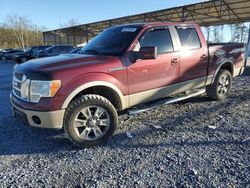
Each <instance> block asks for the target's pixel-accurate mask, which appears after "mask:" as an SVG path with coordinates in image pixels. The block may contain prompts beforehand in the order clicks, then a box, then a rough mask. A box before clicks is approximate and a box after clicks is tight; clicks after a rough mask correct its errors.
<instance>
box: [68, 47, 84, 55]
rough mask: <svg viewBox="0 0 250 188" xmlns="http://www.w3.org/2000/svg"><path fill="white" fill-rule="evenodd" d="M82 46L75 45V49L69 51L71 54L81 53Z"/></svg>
mask: <svg viewBox="0 0 250 188" xmlns="http://www.w3.org/2000/svg"><path fill="white" fill-rule="evenodd" d="M81 49H82V47H75V48H74V49H73V50H71V51H70V52H69V54H79V53H81Z"/></svg>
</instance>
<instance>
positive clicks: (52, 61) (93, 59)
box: [14, 54, 119, 79]
mask: <svg viewBox="0 0 250 188" xmlns="http://www.w3.org/2000/svg"><path fill="white" fill-rule="evenodd" d="M117 60H118V61H119V59H118V57H113V56H100V55H83V54H62V55H58V56H54V57H46V58H40V59H33V60H29V61H27V62H25V63H23V64H17V65H16V66H15V67H14V70H15V71H16V72H20V73H23V74H26V75H30V77H33V76H32V75H37V76H38V77H40V76H39V74H41V75H44V76H45V75H47V76H45V77H46V78H49V77H51V75H52V74H53V73H55V72H57V71H67V70H69V69H74V68H75V69H80V68H81V69H82V68H84V69H85V67H86V68H87V67H88V69H89V68H91V70H92V71H95V70H96V69H97V68H98V67H99V66H98V65H99V64H102V65H103V64H107V63H111V62H114V61H117ZM87 65H88V66H87ZM42 77H43V76H42ZM46 78H44V79H46ZM41 79H42V78H41Z"/></svg>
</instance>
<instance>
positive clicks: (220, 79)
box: [206, 69, 232, 100]
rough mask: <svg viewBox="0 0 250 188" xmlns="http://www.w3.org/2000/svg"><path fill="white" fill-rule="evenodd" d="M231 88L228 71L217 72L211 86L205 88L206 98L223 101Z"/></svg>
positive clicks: (230, 76)
mask: <svg viewBox="0 0 250 188" xmlns="http://www.w3.org/2000/svg"><path fill="white" fill-rule="evenodd" d="M231 86H232V75H231V73H230V72H229V71H228V70H224V69H222V70H219V72H218V74H217V75H216V77H215V80H214V82H213V84H211V85H209V86H207V87H206V93H207V96H208V97H209V98H210V99H213V100H224V99H226V98H227V97H228V94H229V92H230V89H231Z"/></svg>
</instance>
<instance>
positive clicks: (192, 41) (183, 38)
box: [177, 27, 201, 49]
mask: <svg viewBox="0 0 250 188" xmlns="http://www.w3.org/2000/svg"><path fill="white" fill-rule="evenodd" d="M177 32H178V35H179V38H180V42H181V46H182V48H184V49H197V48H201V43H200V39H199V36H198V34H197V32H196V30H195V28H182V27H179V28H177Z"/></svg>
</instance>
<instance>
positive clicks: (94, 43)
mask: <svg viewBox="0 0 250 188" xmlns="http://www.w3.org/2000/svg"><path fill="white" fill-rule="evenodd" d="M139 30H140V28H138V27H135V26H131V27H129V26H118V27H113V28H109V29H107V30H105V31H103V32H102V33H100V34H99V35H97V36H96V37H95V38H94V39H92V40H91V41H90V42H89V43H88V44H87V45H86V46H84V47H83V48H82V49H81V53H82V54H97V55H112V56H120V55H122V54H123V53H124V51H125V50H126V49H127V48H128V47H129V45H130V44H131V42H132V41H133V40H134V38H135V37H136V35H137V34H138V32H139Z"/></svg>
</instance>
